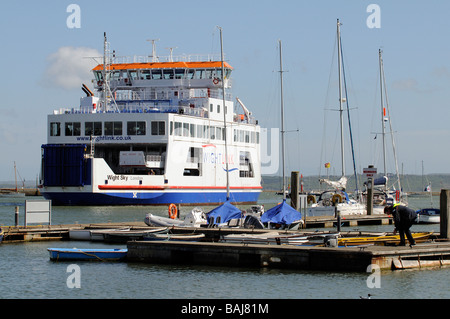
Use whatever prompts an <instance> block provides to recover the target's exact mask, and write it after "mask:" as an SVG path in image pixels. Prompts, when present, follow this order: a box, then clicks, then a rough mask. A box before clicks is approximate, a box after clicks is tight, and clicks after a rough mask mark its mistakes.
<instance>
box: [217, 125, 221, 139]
mask: <svg viewBox="0 0 450 319" xmlns="http://www.w3.org/2000/svg"><path fill="white" fill-rule="evenodd" d="M216 139H218V140H221V139H222V128H220V127H216Z"/></svg>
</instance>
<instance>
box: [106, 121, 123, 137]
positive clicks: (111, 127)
mask: <svg viewBox="0 0 450 319" xmlns="http://www.w3.org/2000/svg"><path fill="white" fill-rule="evenodd" d="M105 135H122V122H105Z"/></svg>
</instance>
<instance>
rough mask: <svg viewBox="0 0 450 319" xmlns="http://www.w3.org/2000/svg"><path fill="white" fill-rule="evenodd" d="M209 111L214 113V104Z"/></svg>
mask: <svg viewBox="0 0 450 319" xmlns="http://www.w3.org/2000/svg"><path fill="white" fill-rule="evenodd" d="M209 111H210V112H213V111H214V106H213V105H212V103H211V104H210V105H209Z"/></svg>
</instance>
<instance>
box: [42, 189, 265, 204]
mask: <svg viewBox="0 0 450 319" xmlns="http://www.w3.org/2000/svg"><path fill="white" fill-rule="evenodd" d="M259 194H260V192H231V193H230V198H231V201H232V202H233V203H256V202H257V201H258V197H259ZM42 195H43V196H44V197H45V198H46V199H50V200H51V201H52V204H53V205H68V206H70V205H85V206H100V205H109V206H110V205H168V204H172V203H173V204H189V205H197V204H217V203H223V202H225V201H226V192H188V193H184V192H183V193H181V192H180V193H173V192H171V193H157V192H155V193H153V192H152V193H132V192H130V193H114V192H112V193H81V192H80V193H77V192H74V193H66V192H64V193H61V192H49V193H47V192H46V193H43V194H42Z"/></svg>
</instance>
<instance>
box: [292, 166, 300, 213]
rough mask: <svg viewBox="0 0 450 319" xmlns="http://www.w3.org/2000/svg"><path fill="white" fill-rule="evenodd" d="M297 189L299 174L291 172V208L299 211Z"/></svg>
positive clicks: (298, 186)
mask: <svg viewBox="0 0 450 319" xmlns="http://www.w3.org/2000/svg"><path fill="white" fill-rule="evenodd" d="M299 188H300V179H299V172H291V206H292V207H293V208H294V209H296V210H299V208H300V205H299V204H300V203H299V192H298V191H299Z"/></svg>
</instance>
